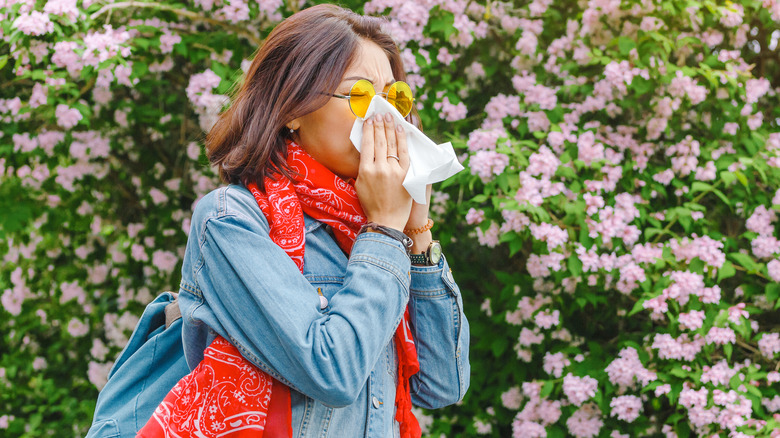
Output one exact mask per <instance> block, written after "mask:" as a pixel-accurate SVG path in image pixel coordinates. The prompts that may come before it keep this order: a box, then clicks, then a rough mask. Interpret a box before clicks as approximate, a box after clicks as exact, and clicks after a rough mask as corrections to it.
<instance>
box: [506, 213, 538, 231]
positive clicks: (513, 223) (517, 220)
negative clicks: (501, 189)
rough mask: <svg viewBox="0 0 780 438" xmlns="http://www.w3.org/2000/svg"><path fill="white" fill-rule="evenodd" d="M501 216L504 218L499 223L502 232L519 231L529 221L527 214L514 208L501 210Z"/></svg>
mask: <svg viewBox="0 0 780 438" xmlns="http://www.w3.org/2000/svg"><path fill="white" fill-rule="evenodd" d="M501 216H502V217H503V218H504V223H503V224H501V232H502V233H508V232H510V231H514V232H516V233H519V232H521V231H523V230H524V229H525V228H526V227H527V226H528V225H529V224H530V223H531V219H529V218H528V216H526V215H525V214H523V213H520V212H519V211H516V210H501Z"/></svg>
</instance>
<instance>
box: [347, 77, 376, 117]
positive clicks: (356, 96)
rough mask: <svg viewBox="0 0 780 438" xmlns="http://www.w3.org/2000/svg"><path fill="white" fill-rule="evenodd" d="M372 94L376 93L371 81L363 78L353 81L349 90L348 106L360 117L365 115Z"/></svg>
mask: <svg viewBox="0 0 780 438" xmlns="http://www.w3.org/2000/svg"><path fill="white" fill-rule="evenodd" d="M374 94H376V93H375V92H374V86H373V85H372V84H371V82H368V81H367V80H365V79H361V80H359V81H357V82H355V85H353V86H352V89H351V90H350V92H349V106H350V107H351V108H352V112H353V113H355V115H356V116H358V117H360V118H363V117H365V116H366V111H368V106H369V105H370V104H371V99H372V98H373V97H374Z"/></svg>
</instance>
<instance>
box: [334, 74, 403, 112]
mask: <svg viewBox="0 0 780 438" xmlns="http://www.w3.org/2000/svg"><path fill="white" fill-rule="evenodd" d="M361 81H362V82H367V83H368V84H369V85H371V90H373V91H374V96H382V97H383V98H384V99H385V100H387V92H385V91H382V92H380V93H377V92H376V89H374V84H372V83H371V82H369V81H368V80H366V79H360V80H358V81H357V82H355V83H354V84H352V87H351V88H350V89H349V94H350V96H348V95H344V94H336V93H323V94H327V95H328V96H333V97H338V98H339V99H347V100H349V101H350V102H349V110H350V111H352V114H354V115H355V117H360V118H363V117H361V116H359V115H357V114H355V110H354V109H353V108H352V100H351V99H352V96H351V94H352V90H353V89H354V88H355V85H357V84H358V83H360V82H361ZM395 84H404V85H406V86H407V87H409V91H410V93H411V90H412V86H411V85H409V84H407V83H406V82H404V81H395V82H393V83H392V84H390V85H388V86H387V87H386V88H385V89H387V90H389V89H390V88H392V87H393V85H395ZM374 96H371V98H372V99H373V98H374ZM414 101H415V98H414V95H412V100H411V102H410V105H409V111H407V112H406V114H402V116H404V117H406V116H408V115H409V114H411V112H412V108H413V105H414ZM393 106H394V107H395V109H398V107H397V106H395V105H393ZM366 110H368V108H366ZM399 112H400V110H399ZM363 116H364V117H365V114H363Z"/></svg>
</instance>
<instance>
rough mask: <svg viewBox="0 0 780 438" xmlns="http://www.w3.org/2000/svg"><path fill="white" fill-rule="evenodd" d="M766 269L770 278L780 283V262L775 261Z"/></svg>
mask: <svg viewBox="0 0 780 438" xmlns="http://www.w3.org/2000/svg"><path fill="white" fill-rule="evenodd" d="M766 269H767V271H768V272H769V277H770V278H771V279H772V280H773V281H775V282H779V283H780V260H778V259H774V260H772V261H770V262H769V263H767V264H766Z"/></svg>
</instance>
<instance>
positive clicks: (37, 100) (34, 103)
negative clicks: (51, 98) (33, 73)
mask: <svg viewBox="0 0 780 438" xmlns="http://www.w3.org/2000/svg"><path fill="white" fill-rule="evenodd" d="M48 91H49V89H48V88H46V87H45V86H43V85H41V84H40V83H39V82H36V83H35V85H33V89H32V94H31V95H30V108H38V107H39V106H41V105H46V102H48V98H47V97H46V94H47V93H48Z"/></svg>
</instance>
